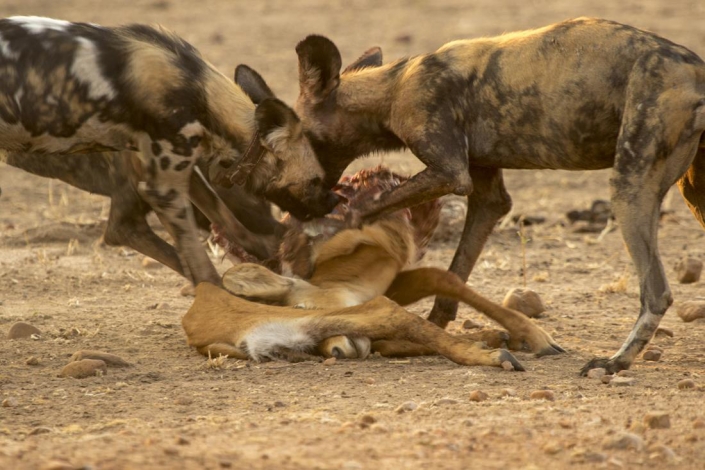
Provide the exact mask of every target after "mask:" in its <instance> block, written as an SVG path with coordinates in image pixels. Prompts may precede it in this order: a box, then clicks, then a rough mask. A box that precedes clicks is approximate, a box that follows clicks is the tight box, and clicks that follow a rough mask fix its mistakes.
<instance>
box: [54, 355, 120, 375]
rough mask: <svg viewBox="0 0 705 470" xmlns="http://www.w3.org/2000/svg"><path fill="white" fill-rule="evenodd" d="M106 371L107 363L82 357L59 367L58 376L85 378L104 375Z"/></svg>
mask: <svg viewBox="0 0 705 470" xmlns="http://www.w3.org/2000/svg"><path fill="white" fill-rule="evenodd" d="M107 373H108V365H107V364H106V363H105V362H104V361H100V360H97V359H82V360H80V361H74V362H69V363H68V364H67V365H65V366H64V368H63V369H61V372H60V373H59V377H73V378H74V379H85V378H87V377H95V376H96V375H104V374H107Z"/></svg>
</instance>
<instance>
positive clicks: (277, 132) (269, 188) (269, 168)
mask: <svg viewBox="0 0 705 470" xmlns="http://www.w3.org/2000/svg"><path fill="white" fill-rule="evenodd" d="M235 81H236V82H237V83H238V84H240V86H241V88H242V89H243V90H244V91H245V92H246V93H247V95H248V96H249V97H250V99H252V101H253V102H254V103H255V104H256V105H257V109H256V110H255V121H256V126H257V131H258V132H259V136H260V142H259V144H260V145H262V147H264V149H265V151H266V152H265V154H264V156H263V157H262V159H261V161H260V162H259V163H258V164H257V165H256V166H255V167H254V169H253V170H252V174H251V175H250V177H249V178H248V186H249V189H251V190H252V191H253V192H255V193H258V194H261V195H263V196H264V197H266V198H267V199H269V200H270V201H272V202H274V203H275V204H277V205H278V206H279V207H280V208H281V209H282V210H285V211H288V212H290V213H291V214H292V215H293V216H294V217H296V218H297V219H300V220H309V219H311V218H313V217H321V216H323V215H325V214H327V213H329V212H330V211H331V210H333V208H334V207H335V206H336V205H337V204H338V202H339V200H340V199H339V197H338V196H337V195H335V193H333V192H332V191H330V190H329V188H327V187H325V186H324V180H325V173H324V171H323V168H322V167H321V165H320V163H319V162H318V159H317V158H316V154H315V153H314V151H313V149H312V147H311V144H310V143H309V141H308V139H307V138H306V136H305V135H304V132H303V127H302V125H301V121H300V120H299V118H298V117H297V115H296V113H295V112H294V111H293V110H292V109H291V108H289V107H288V106H287V105H286V104H284V103H283V102H282V101H280V100H278V99H277V98H275V97H274V93H272V91H271V90H270V89H269V87H268V86H267V84H266V83H265V81H264V80H263V79H262V77H261V76H260V75H259V74H258V73H257V72H255V71H254V70H252V69H251V68H249V67H247V66H245V65H240V66H238V67H237V69H236V70H235Z"/></svg>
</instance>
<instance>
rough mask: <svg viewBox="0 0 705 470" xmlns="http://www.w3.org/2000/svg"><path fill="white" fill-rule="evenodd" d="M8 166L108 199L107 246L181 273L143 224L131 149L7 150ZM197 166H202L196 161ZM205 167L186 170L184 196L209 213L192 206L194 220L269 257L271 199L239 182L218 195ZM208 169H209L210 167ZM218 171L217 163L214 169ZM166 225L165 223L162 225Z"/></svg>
mask: <svg viewBox="0 0 705 470" xmlns="http://www.w3.org/2000/svg"><path fill="white" fill-rule="evenodd" d="M5 161H6V163H7V164H8V165H11V166H14V167H16V168H20V169H22V170H25V171H28V172H30V173H33V174H35V175H38V176H44V177H47V178H56V179H59V180H61V181H63V182H65V183H68V184H70V185H72V186H75V187H77V188H79V189H82V190H84V191H88V192H90V193H93V194H99V195H102V196H107V197H109V198H110V213H109V215H108V223H107V226H106V228H105V234H104V235H103V241H104V242H105V243H106V244H107V245H110V246H127V247H129V248H132V249H134V250H136V251H138V252H139V253H142V254H144V255H146V256H149V257H151V258H154V259H155V260H157V261H159V262H160V263H162V264H164V265H165V266H167V267H169V268H171V269H173V270H174V271H176V272H178V273H179V274H181V275H182V276H185V273H184V271H183V268H182V267H181V261H180V260H179V256H178V254H177V253H176V250H174V247H173V246H171V245H170V244H168V243H167V242H166V241H164V240H163V239H162V238H160V237H159V236H157V234H156V233H154V231H153V230H152V228H151V227H150V226H149V224H148V223H147V218H146V216H147V214H148V213H150V212H151V211H152V207H151V206H150V205H149V204H148V203H147V202H146V201H145V200H144V199H143V198H142V197H141V196H140V194H139V192H138V191H137V186H138V184H139V182H140V181H141V180H143V179H144V178H143V177H142V174H143V170H142V162H141V160H140V157H139V155H138V154H137V153H135V152H130V151H127V150H125V151H122V152H102V153H96V154H91V153H87V154H86V153H74V154H62V155H51V154H37V153H23V152H8V154H7V157H6V160H5ZM199 167H202V165H199ZM208 169H209V168H207V167H202V168H200V169H199V171H194V172H193V173H192V174H191V182H190V185H189V199H191V200H192V201H198V203H197V205H199V206H201V207H204V210H206V211H208V215H204V214H203V213H202V212H201V211H200V210H199V209H198V207H192V209H193V212H194V217H195V220H196V225H197V226H198V227H199V228H200V229H202V230H206V231H208V230H210V226H211V220H213V222H214V223H216V225H217V226H218V227H229V230H228V232H227V233H228V234H229V236H231V237H235V239H236V240H238V243H239V244H240V245H239V248H240V251H239V252H240V253H241V254H242V253H247V251H246V249H245V248H244V247H247V249H249V250H250V251H252V252H253V256H257V257H258V258H260V259H262V260H263V261H264V260H267V259H270V258H273V257H274V256H275V255H276V252H277V250H278V249H279V242H280V239H281V236H282V235H283V233H284V227H283V225H282V224H280V223H279V222H277V221H276V220H275V219H274V218H273V217H272V215H271V207H270V204H269V203H267V202H266V201H264V200H262V199H259V198H257V197H255V196H252V195H251V194H249V193H248V192H246V191H245V190H244V188H242V187H241V186H239V185H233V186H232V187H230V188H224V187H218V186H215V187H214V188H213V189H215V191H216V192H217V194H218V196H219V197H218V198H215V197H213V196H212V191H213V189H211V187H210V186H209V185H208V182H207V181H206V179H205V178H204V176H205V175H206V174H207V173H208ZM211 169H213V168H211ZM214 170H215V172H216V173H217V172H218V170H219V168H217V167H216V168H215V169H214ZM166 228H167V229H168V228H169V227H166Z"/></svg>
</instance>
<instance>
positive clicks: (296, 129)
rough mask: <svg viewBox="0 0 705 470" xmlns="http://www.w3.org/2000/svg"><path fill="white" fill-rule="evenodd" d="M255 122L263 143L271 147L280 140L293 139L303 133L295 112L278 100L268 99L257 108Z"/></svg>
mask: <svg viewBox="0 0 705 470" xmlns="http://www.w3.org/2000/svg"><path fill="white" fill-rule="evenodd" d="M255 121H256V122H257V130H258V131H259V133H260V135H261V136H262V139H263V140H264V142H263V143H265V144H267V146H269V147H271V146H274V145H275V144H276V141H277V140H278V139H287V138H291V137H294V136H295V135H297V133H300V132H301V121H300V120H299V118H298V116H297V115H296V113H295V112H294V110H293V109H291V108H290V107H288V106H287V105H286V104H284V102H282V101H281V100H278V99H276V98H266V99H265V100H263V101H262V102H261V103H260V104H259V105H258V106H257V109H256V110H255Z"/></svg>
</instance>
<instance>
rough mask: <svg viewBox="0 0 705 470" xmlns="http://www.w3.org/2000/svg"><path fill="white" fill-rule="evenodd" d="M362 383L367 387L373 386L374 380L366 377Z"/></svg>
mask: <svg viewBox="0 0 705 470" xmlns="http://www.w3.org/2000/svg"><path fill="white" fill-rule="evenodd" d="M363 382H365V383H366V384H367V385H374V383H375V379H373V378H372V377H367V378H365V380H363Z"/></svg>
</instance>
